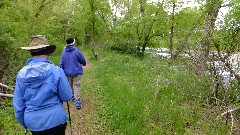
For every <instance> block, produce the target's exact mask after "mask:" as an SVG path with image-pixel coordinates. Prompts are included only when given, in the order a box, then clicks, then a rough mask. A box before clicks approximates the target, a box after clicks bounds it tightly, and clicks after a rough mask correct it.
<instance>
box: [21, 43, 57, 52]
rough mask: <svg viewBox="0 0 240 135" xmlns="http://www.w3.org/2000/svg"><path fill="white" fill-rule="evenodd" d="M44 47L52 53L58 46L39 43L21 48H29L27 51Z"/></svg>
mask: <svg viewBox="0 0 240 135" xmlns="http://www.w3.org/2000/svg"><path fill="white" fill-rule="evenodd" d="M44 48H46V49H48V50H49V53H50V54H51V53H53V52H54V51H55V49H56V46H55V45H37V46H31V47H21V49H23V50H27V51H38V50H41V49H44Z"/></svg>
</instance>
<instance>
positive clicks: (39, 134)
mask: <svg viewBox="0 0 240 135" xmlns="http://www.w3.org/2000/svg"><path fill="white" fill-rule="evenodd" d="M66 126H67V122H66V123H64V124H61V125H59V126H56V127H53V128H50V129H47V130H43V131H31V132H32V135H65V130H66Z"/></svg>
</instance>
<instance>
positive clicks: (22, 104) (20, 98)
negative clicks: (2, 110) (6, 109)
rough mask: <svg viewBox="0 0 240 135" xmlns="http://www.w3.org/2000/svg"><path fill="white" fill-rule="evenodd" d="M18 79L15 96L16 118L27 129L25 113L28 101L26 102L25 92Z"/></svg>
mask: <svg viewBox="0 0 240 135" xmlns="http://www.w3.org/2000/svg"><path fill="white" fill-rule="evenodd" d="M20 86H21V85H20V84H19V81H18V79H17V80H16V86H15V89H14V95H13V107H14V112H15V117H16V119H17V120H18V122H19V123H20V124H21V125H22V126H24V127H25V124H24V111H25V108H26V101H25V100H24V91H23V89H21V87H20Z"/></svg>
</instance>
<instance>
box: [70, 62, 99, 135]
mask: <svg viewBox="0 0 240 135" xmlns="http://www.w3.org/2000/svg"><path fill="white" fill-rule="evenodd" d="M83 70H84V73H85V74H84V75H83V77H82V80H81V82H82V85H84V84H86V83H90V82H91V77H89V76H87V73H88V72H90V70H91V64H90V62H89V60H87V65H86V66H85V67H83ZM81 91H83V90H81ZM91 91H92V90H88V91H87V92H91ZM81 93H82V92H81ZM80 97H81V101H82V102H83V107H82V108H81V109H80V110H77V109H76V107H75V102H72V101H69V102H68V103H69V107H70V117H71V126H70V123H69V121H68V123H67V131H66V135H96V134H97V135H101V134H103V132H102V129H101V127H100V124H98V122H99V121H98V120H97V118H98V117H97V113H96V101H95V99H94V98H93V97H89V95H88V94H81V95H80ZM65 108H66V111H67V104H66V103H65ZM71 129H72V134H71Z"/></svg>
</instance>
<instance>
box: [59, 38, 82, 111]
mask: <svg viewBox="0 0 240 135" xmlns="http://www.w3.org/2000/svg"><path fill="white" fill-rule="evenodd" d="M66 42H67V46H66V47H65V48H64V50H63V52H62V56H61V59H60V67H61V68H62V69H63V70H64V73H65V74H66V76H67V77H68V81H69V83H70V86H71V87H72V90H73V95H74V98H75V100H76V101H75V105H76V108H77V109H80V108H81V107H82V102H81V100H80V91H81V76H82V75H83V68H82V66H86V59H85V57H84V55H83V53H82V52H81V51H80V50H79V49H78V48H77V47H75V46H74V44H75V39H74V38H71V37H69V38H67V39H66Z"/></svg>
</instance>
